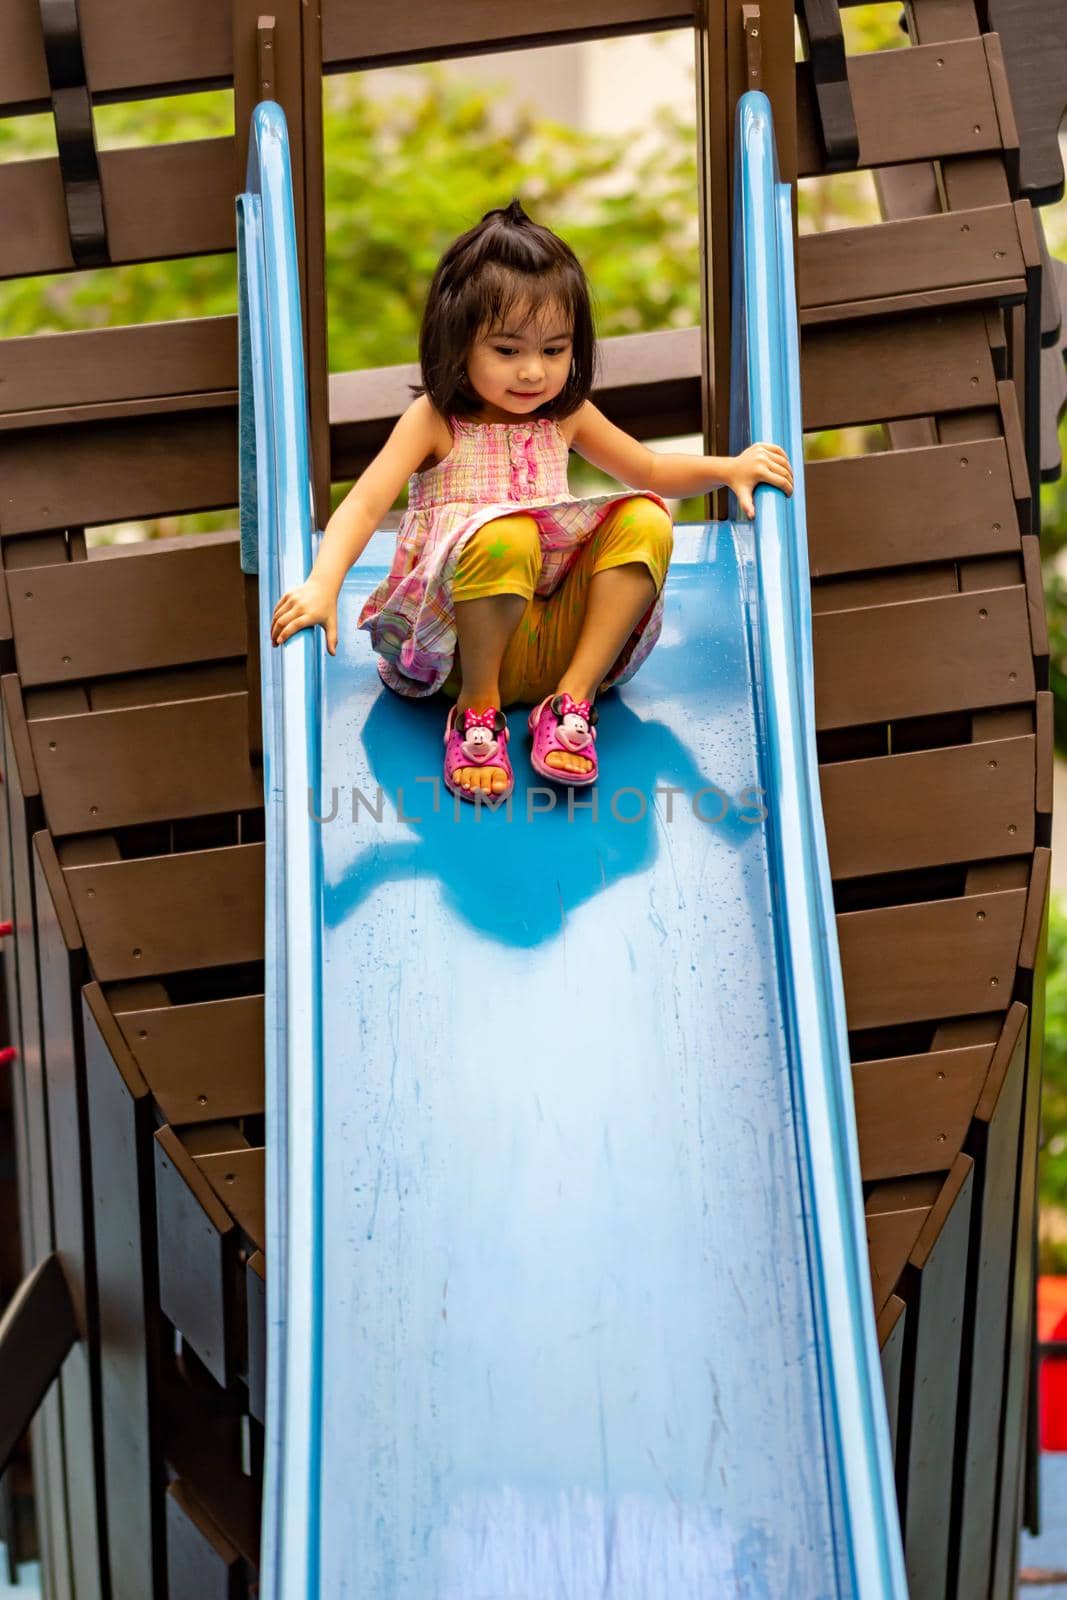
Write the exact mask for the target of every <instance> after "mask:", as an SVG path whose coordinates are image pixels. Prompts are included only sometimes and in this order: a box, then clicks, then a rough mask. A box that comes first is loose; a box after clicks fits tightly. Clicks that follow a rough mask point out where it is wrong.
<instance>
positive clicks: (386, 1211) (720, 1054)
mask: <svg viewBox="0 0 1067 1600" xmlns="http://www.w3.org/2000/svg"><path fill="white" fill-rule="evenodd" d="M254 134H255V138H254V140H253V144H254V147H255V148H254V150H253V156H252V162H253V166H251V167H250V180H249V193H248V194H246V195H243V196H241V197H240V200H239V220H240V222H241V230H240V238H241V251H242V295H243V297H242V359H243V364H244V366H245V369H246V370H245V379H246V383H245V392H244V393H243V402H242V403H243V408H244V410H243V416H242V442H243V444H244V446H245V447H246V448H245V466H246V481H245V484H244V489H245V498H244V499H243V501H242V526H243V532H244V533H247V534H248V535H249V537H248V541H247V550H246V556H247V565H248V567H249V570H251V568H252V566H253V565H256V564H258V569H259V572H260V616H261V626H262V627H263V629H264V632H263V638H264V640H265V643H264V646H263V652H264V744H265V774H264V775H265V793H266V800H267V846H268V850H267V854H268V920H267V939H268V945H267V1088H268V1129H267V1138H268V1195H267V1200H268V1228H269V1238H268V1280H267V1281H268V1357H269V1366H268V1421H267V1452H266V1468H265V1517H264V1545H263V1570H262V1574H261V1586H262V1593H263V1594H264V1595H265V1596H266V1595H269V1596H272V1597H280V1596H284V1597H285V1600H294V1597H297V1596H299V1597H301V1600H303V1597H307V1600H311V1597H312V1596H315V1597H318V1596H323V1597H326V1596H329V1597H330V1600H341V1597H351V1600H594V1597H596V1600H660V1597H662V1600H696V1597H698V1596H699V1597H701V1600H707V1597H710V1596H716V1597H717V1596H720V1595H722V1596H735V1595H736V1596H744V1597H751V1600H762V1597H767V1600H785V1597H789V1600H793V1597H798V1600H799V1597H803V1600H822V1597H827V1600H830V1597H833V1600H846V1597H852V1596H856V1597H863V1600H874V1597H876V1596H877V1597H878V1600H889V1597H893V1600H903V1597H904V1596H905V1595H906V1585H905V1582H904V1576H903V1559H902V1555H901V1551H900V1542H899V1540H900V1536H899V1528H898V1526H897V1523H896V1514H895V1505H894V1500H893V1486H892V1465H891V1460H890V1454H889V1441H888V1429H887V1424H886V1417H885V1404H884V1396H883V1393H882V1388H881V1374H880V1367H879V1362H878V1352H877V1346H876V1342H875V1337H874V1329H873V1320H872V1316H871V1309H870V1291H869V1286H868V1284H867V1281H866V1273H867V1261H866V1246H865V1239H864V1235H863V1218H862V1202H861V1196H860V1184H859V1171H858V1158H857V1154H856V1144H855V1125H854V1113H853V1108H852V1100H851V1082H850V1077H849V1066H848V1053H847V1034H846V1032H845V1019H844V1005H843V997H842V992H841V981H840V971H839V967H838V960H837V950H836V936H835V932H834V923H833V913H832V901H831V898H830V880H829V871H828V866H827V862H826V853H825V839H824V837H823V833H822V820H821V813H820V812H819V810H818V794H819V791H818V782H817V766H816V765H815V758H814V712H813V705H812V696H811V665H810V646H811V640H810V610H809V609H808V588H807V566H806V543H805V540H804V537H803V493H802V473H801V472H800V470H799V462H800V459H801V454H802V451H801V440H800V431H799V389H798V384H797V350H796V328H795V304H794V303H793V302H792V299H791V296H792V265H791V244H792V236H791V222H790V214H789V193H788V189H787V188H786V187H785V186H783V185H781V184H778V183H777V182H776V179H775V174H774V166H773V132H772V129H771V124H770V109H769V106H768V104H767V101H766V100H765V98H764V97H763V96H762V95H760V94H749V95H746V96H745V97H744V99H743V100H742V102H741V106H740V108H739V118H738V147H739V180H738V196H739V200H738V222H737V258H736V263H735V266H736V271H735V277H736V279H737V282H738V293H737V299H736V302H735V322H734V335H735V336H734V344H735V357H736V363H735V382H734V388H735V391H736V393H737V396H739V397H741V398H739V400H738V405H737V412H736V415H735V432H736V437H737V442H736V444H735V448H741V446H742V444H743V443H745V442H748V439H750V438H775V439H777V441H778V442H780V443H781V444H783V446H784V447H785V448H786V449H787V450H789V452H790V455H791V457H792V459H793V461H794V466H795V468H797V477H798V492H797V494H796V495H795V496H794V498H793V501H792V502H787V501H786V498H785V497H784V496H783V495H781V494H780V493H778V492H777V491H773V490H770V489H769V488H763V489H760V490H758V491H757V519H756V522H755V523H754V524H751V525H750V524H747V523H713V524H710V525H701V526H685V527H679V528H678V529H677V530H676V549H675V556H674V560H673V563H672V567H671V571H670V575H669V578H668V589H667V603H666V614H665V624H664V630H663V635H662V639H661V641H660V643H659V644H658V645H657V647H656V649H655V650H654V651H653V653H652V655H651V656H650V657H649V659H648V661H647V662H646V664H645V665H644V666H643V667H642V669H641V671H640V672H639V673H638V674H637V676H636V677H635V678H634V679H633V680H632V681H631V682H630V683H628V684H625V685H624V686H623V687H622V688H621V689H620V690H617V691H614V692H612V693H611V694H609V695H607V696H605V697H604V698H603V699H602V701H601V718H600V723H599V729H598V731H599V748H600V752H601V754H600V761H601V776H600V781H599V783H598V785H597V787H596V790H595V792H594V793H592V794H591V793H589V792H583V791H571V792H570V796H569V798H568V792H567V791H566V790H563V789H559V790H556V789H553V788H552V787H551V786H548V785H545V784H543V783H541V781H540V780H539V779H538V778H537V777H536V776H535V775H534V774H533V773H532V772H531V771H530V769H529V767H528V762H527V760H526V750H527V748H528V741H527V740H526V737H525V716H524V712H523V711H522V710H521V709H519V708H514V709H513V710H512V711H511V712H510V723H511V728H512V757H513V761H514V763H515V768H516V780H517V782H516V792H515V795H514V796H513V798H512V800H511V803H510V806H509V807H508V808H506V809H505V808H504V807H499V808H497V809H496V810H495V811H494V810H490V808H488V807H478V808H476V807H474V806H471V805H469V804H464V803H462V802H458V801H455V800H454V799H453V797H452V796H450V795H449V794H448V793H447V791H446V790H444V788H443V785H442V784H441V783H440V781H439V778H440V767H441V758H442V755H443V742H442V732H443V725H444V705H443V703H442V701H441V700H440V699H439V698H434V699H433V700H431V701H426V700H421V701H418V700H412V701H406V702H401V701H400V700H399V699H398V697H396V696H395V695H393V694H391V693H390V692H389V691H388V690H386V689H385V688H384V687H383V686H382V685H381V682H380V680H379V678H378V675H377V672H376V670H375V663H374V658H373V655H372V653H371V651H370V650H369V648H368V644H367V640H366V638H365V636H363V635H361V634H359V633H357V631H356V628H355V621H356V617H357V615H358V611H359V608H360V606H361V604H362V601H363V599H364V598H365V596H366V595H367V593H369V591H370V589H371V588H372V587H373V586H374V585H375V584H376V583H377V582H378V580H379V579H380V577H381V576H382V574H383V573H384V571H385V569H386V567H387V565H388V561H389V557H390V553H391V548H392V537H391V535H388V534H378V535H376V536H375V538H374V539H373V540H372V542H371V544H370V545H369V546H368V548H367V550H366V552H365V554H364V555H363V557H361V559H360V561H359V562H358V563H357V564H356V566H355V567H354V568H353V569H352V571H351V572H350V573H349V575H348V578H347V580H346V582H345V585H344V588H343V590H342V594H341V599H340V609H339V635H340V641H341V643H340V648H339V651H338V655H337V656H336V657H335V658H330V657H329V656H328V655H327V654H326V652H325V649H324V645H323V639H322V633H321V630H315V631H314V632H313V633H312V632H310V631H307V630H305V631H304V632H303V633H301V634H298V635H296V636H294V638H293V639H292V640H291V641H289V642H287V644H286V645H285V646H284V647H282V648H281V649H278V650H273V649H272V648H271V646H270V643H269V633H268V632H267V624H268V622H269V616H270V612H271V610H272V609H273V605H274V602H275V600H276V598H277V595H278V594H279V593H280V592H281V591H282V589H284V588H286V587H289V586H291V585H292V584H294V583H296V582H299V581H300V579H301V577H302V576H303V574H304V573H305V572H306V570H307V566H308V563H309V560H310V556H311V552H312V548H313V540H312V534H311V524H310V499H309V496H308V493H307V471H306V445H305V444H304V429H305V423H304V420H303V414H302V410H301V399H300V397H301V396H302V394H303V377H302V370H301V367H300V360H299V336H298V329H299V321H298V318H297V319H296V320H295V322H294V319H293V298H294V289H293V284H294V279H295V247H294V246H293V245H292V243H291V241H289V240H288V239H287V237H286V235H285V232H284V227H285V215H284V209H285V208H284V199H285V196H284V182H283V181H282V178H283V177H284V159H283V158H284V122H283V121H282V120H281V113H280V112H279V111H278V109H277V107H273V106H270V105H264V106H260V107H259V108H257V112H256V121H255V123H254ZM279 173H280V174H281V177H279ZM275 187H278V188H280V189H281V190H282V191H283V192H282V195H281V197H280V199H279V197H278V196H276V195H275V194H274V192H273V191H274V189H275ZM279 229H280V230H281V231H280V232H279V231H278V230H279ZM746 297H747V298H746ZM287 308H288V311H287ZM286 315H288V333H286V328H285V323H286ZM253 379H254V382H253ZM253 390H254V394H253ZM287 395H288V397H287ZM253 440H254V443H255V448H254V449H253V448H252V442H253ZM302 448H303V449H304V450H305V454H304V455H303V456H302V455H301V453H300V452H301V449H302ZM253 524H254V533H255V537H254V539H253V537H252V533H251V531H250V530H251V529H252V527H253ZM294 526H295V527H296V528H297V534H296V536H294V535H293V529H294ZM279 529H285V530H287V537H286V538H284V539H279V537H278V531H279ZM253 545H254V551H253ZM309 800H310V802H311V804H310V805H309ZM594 806H595V809H594ZM312 813H313V814H312ZM842 1057H843V1058H842Z"/></svg>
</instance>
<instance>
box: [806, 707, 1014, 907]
mask: <svg viewBox="0 0 1067 1600" xmlns="http://www.w3.org/2000/svg"><path fill="white" fill-rule="evenodd" d="M1034 758H1035V741H1034V738H1033V736H1030V737H1029V738H1025V737H1024V738H1019V739H998V740H994V741H989V742H982V743H979V744H965V745H951V746H948V747H947V748H944V749H938V750H916V751H909V752H905V753H903V754H899V755H891V756H879V757H873V758H870V759H865V760H856V761H835V762H828V763H826V764H824V765H821V766H820V768H819V782H820V785H821V788H822V802H823V814H824V816H825V819H826V833H827V839H828V843H829V849H830V870H831V872H832V873H833V876H834V878H835V879H838V878H849V877H859V876H863V875H867V874H872V873H876V872H901V871H904V870H906V869H909V868H915V867H927V866H936V865H937V864H938V863H940V862H948V861H977V860H981V859H982V858H984V857H989V856H993V857H996V856H1002V855H1020V854H1023V853H1026V854H1029V852H1030V851H1031V850H1032V849H1033V847H1034V804H1033V802H1034ZM923 797H928V798H927V799H926V801H925V802H924V799H923Z"/></svg>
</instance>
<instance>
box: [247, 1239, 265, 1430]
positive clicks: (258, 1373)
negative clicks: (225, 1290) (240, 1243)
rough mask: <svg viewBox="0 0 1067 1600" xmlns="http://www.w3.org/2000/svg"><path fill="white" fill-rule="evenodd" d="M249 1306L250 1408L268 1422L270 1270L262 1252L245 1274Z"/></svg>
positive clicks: (252, 1257) (252, 1258)
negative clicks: (268, 1283) (268, 1299)
mask: <svg viewBox="0 0 1067 1600" xmlns="http://www.w3.org/2000/svg"><path fill="white" fill-rule="evenodd" d="M245 1295H246V1303H247V1306H248V1372H247V1374H246V1377H247V1380H248V1409H249V1411H250V1412H251V1413H252V1415H253V1416H254V1417H255V1418H256V1420H257V1422H262V1423H265V1422H266V1420H267V1269H266V1262H265V1260H264V1257H263V1252H262V1250H256V1251H254V1252H253V1253H252V1255H250V1256H249V1258H248V1262H247V1266H246V1271H245Z"/></svg>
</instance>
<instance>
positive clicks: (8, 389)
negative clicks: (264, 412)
mask: <svg viewBox="0 0 1067 1600" xmlns="http://www.w3.org/2000/svg"><path fill="white" fill-rule="evenodd" d="M236 387H237V318H236V317H191V318H186V319H185V320H182V321H177V322H146V323H142V324H139V325H137V326H133V327H126V328H90V329H88V330H85V331H79V332H76V333H51V334H49V335H48V337H47V338H42V337H41V335H40V334H31V335H30V336H28V337H26V338H18V339H3V340H0V410H3V411H4V412H20V411H45V410H48V409H54V408H57V407H66V406H75V405H78V406H82V405H91V404H96V403H102V402H105V401H118V400H146V399H155V398H157V397H158V396H160V395H194V394H200V393H202V392H206V391H209V390H212V389H223V390H234V389H236Z"/></svg>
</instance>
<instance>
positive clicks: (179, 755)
mask: <svg viewBox="0 0 1067 1600" xmlns="http://www.w3.org/2000/svg"><path fill="white" fill-rule="evenodd" d="M247 720H248V709H247V704H246V696H245V695H244V694H243V693H242V694H227V695H216V696H214V697H213V698H211V699H209V700H177V701H172V702H170V703H168V704H164V705H153V706H135V707H131V708H130V709H127V710H121V711H93V712H90V713H89V714H88V715H86V716H73V717H42V718H41V719H40V720H38V721H32V722H31V723H30V725H29V728H30V739H31V741H32V744H33V749H34V755H35V757H36V760H37V770H38V772H39V773H40V777H41V794H42V798H43V800H44V809H45V816H46V818H47V820H48V826H49V828H50V829H51V831H52V833H53V834H54V835H55V836H56V837H57V838H58V837H60V836H61V835H63V834H67V833H86V832H90V831H92V830H93V829H96V828H109V827H110V828H118V827H124V826H127V825H129V824H132V823H137V822H159V821H163V820H165V819H171V818H176V817H195V816H209V815H211V814H213V813H217V812H220V811H244V810H248V809H250V808H251V807H254V806H257V805H261V804H262V803H263V780H262V777H261V776H260V774H259V773H258V772H255V771H253V769H252V768H251V766H250V765H249V762H248V756H247V752H246V750H245V741H244V734H245V724H246V722H247Z"/></svg>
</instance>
